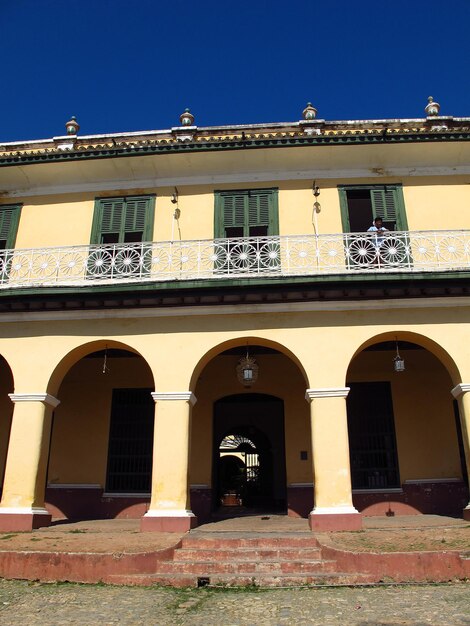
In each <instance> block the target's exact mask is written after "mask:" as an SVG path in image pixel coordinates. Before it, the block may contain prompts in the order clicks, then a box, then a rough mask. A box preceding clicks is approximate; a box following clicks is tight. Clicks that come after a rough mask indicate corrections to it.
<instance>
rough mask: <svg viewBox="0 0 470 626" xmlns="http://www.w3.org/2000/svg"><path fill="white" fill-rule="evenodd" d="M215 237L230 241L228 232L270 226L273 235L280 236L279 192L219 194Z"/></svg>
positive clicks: (248, 191)
mask: <svg viewBox="0 0 470 626" xmlns="http://www.w3.org/2000/svg"><path fill="white" fill-rule="evenodd" d="M214 217H215V219H214V223H215V236H216V237H226V232H225V229H226V228H231V227H232V228H233V227H237V228H243V230H244V235H245V236H248V234H249V227H250V226H267V228H268V234H269V235H278V234H279V217H278V190H277V189H248V190H240V191H238V190H237V191H216V192H215V216H214Z"/></svg>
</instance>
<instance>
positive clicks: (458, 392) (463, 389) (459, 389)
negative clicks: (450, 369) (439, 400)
mask: <svg viewBox="0 0 470 626" xmlns="http://www.w3.org/2000/svg"><path fill="white" fill-rule="evenodd" d="M467 391H470V383H459V384H458V385H455V387H454V388H453V389H452V391H451V392H450V393H451V394H452V395H453V396H454V398H456V399H457V398H460V396H462V395H463V394H464V393H467Z"/></svg>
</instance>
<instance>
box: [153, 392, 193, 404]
mask: <svg viewBox="0 0 470 626" xmlns="http://www.w3.org/2000/svg"><path fill="white" fill-rule="evenodd" d="M151 396H152V398H153V400H154V402H160V401H162V400H183V401H185V402H189V404H190V405H191V406H194V405H195V404H196V402H197V398H196V396H195V395H194V394H193V392H192V391H167V392H161V391H152V393H151Z"/></svg>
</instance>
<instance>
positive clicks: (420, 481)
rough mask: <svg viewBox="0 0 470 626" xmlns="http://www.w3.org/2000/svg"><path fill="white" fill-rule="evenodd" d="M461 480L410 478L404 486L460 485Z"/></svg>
mask: <svg viewBox="0 0 470 626" xmlns="http://www.w3.org/2000/svg"><path fill="white" fill-rule="evenodd" d="M461 482H462V479H461V478H410V479H409V480H405V482H404V483H403V484H404V485H421V484H426V483H431V484H432V483H461Z"/></svg>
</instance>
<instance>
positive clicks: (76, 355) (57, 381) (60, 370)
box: [47, 339, 155, 396]
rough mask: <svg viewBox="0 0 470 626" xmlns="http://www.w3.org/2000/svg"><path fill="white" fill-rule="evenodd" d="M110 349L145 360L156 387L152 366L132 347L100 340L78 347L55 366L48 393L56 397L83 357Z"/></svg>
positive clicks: (118, 342) (111, 340) (112, 341)
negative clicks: (129, 353) (73, 368)
mask: <svg viewBox="0 0 470 626" xmlns="http://www.w3.org/2000/svg"><path fill="white" fill-rule="evenodd" d="M106 348H108V349H118V350H126V351H127V352H131V353H133V354H137V355H138V356H139V357H141V358H142V359H144V361H145V363H146V364H147V366H148V368H149V370H150V372H151V374H152V381H153V383H154V385H155V379H154V376H153V372H152V371H151V368H150V366H149V365H148V363H147V360H146V359H145V358H144V357H143V356H142V354H140V352H138V351H137V350H136V349H135V348H133V347H132V346H129V345H127V344H125V343H122V342H120V341H115V340H114V339H98V340H96V341H89V342H87V343H84V344H81V345H80V346H77V347H76V348H74V349H73V350H71V351H70V352H68V353H67V354H66V355H65V356H64V357H63V358H62V359H61V360H60V361H59V362H58V363H57V365H56V366H55V368H54V371H53V372H52V374H51V377H50V379H49V383H48V385H47V393H50V394H51V395H52V396H56V395H57V393H58V391H59V387H60V385H61V383H62V381H63V379H64V377H65V375H66V374H67V372H68V371H69V370H70V368H71V367H73V366H74V365H75V364H76V363H78V361H80V360H81V359H82V358H83V357H85V356H87V355H88V354H91V353H93V352H98V351H99V350H105V349H106Z"/></svg>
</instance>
